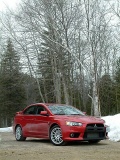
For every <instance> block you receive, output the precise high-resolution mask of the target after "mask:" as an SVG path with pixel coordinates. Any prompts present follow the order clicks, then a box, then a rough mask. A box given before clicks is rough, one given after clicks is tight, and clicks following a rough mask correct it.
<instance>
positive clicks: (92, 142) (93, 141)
mask: <svg viewBox="0 0 120 160" xmlns="http://www.w3.org/2000/svg"><path fill="white" fill-rule="evenodd" d="M88 142H89V143H90V144H95V143H99V142H100V140H90V141H88Z"/></svg>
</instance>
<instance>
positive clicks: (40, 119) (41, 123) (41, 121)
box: [34, 106, 50, 138]
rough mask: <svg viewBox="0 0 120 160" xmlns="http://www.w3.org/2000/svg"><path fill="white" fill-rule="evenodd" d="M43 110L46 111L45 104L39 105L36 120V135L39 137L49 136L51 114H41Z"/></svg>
mask: <svg viewBox="0 0 120 160" xmlns="http://www.w3.org/2000/svg"><path fill="white" fill-rule="evenodd" d="M41 111H46V109H45V107H44V106H37V114H36V116H35V120H34V126H35V127H34V129H35V135H36V136H37V137H42V138H47V137H48V136H49V121H50V119H49V116H48V115H41Z"/></svg>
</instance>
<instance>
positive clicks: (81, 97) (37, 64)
mask: <svg viewBox="0 0 120 160" xmlns="http://www.w3.org/2000/svg"><path fill="white" fill-rule="evenodd" d="M119 42H120V1H119V0H114V1H111V0H74V1H73V0H49V1H48V0H21V3H20V4H19V6H18V7H17V10H14V11H13V10H10V9H9V8H7V10H6V12H0V127H6V126H11V122H12V120H13V117H14V115H15V112H17V111H19V110H22V109H23V108H24V107H26V106H27V105H29V104H31V103H36V102H47V103H65V104H69V105H73V106H75V107H77V108H79V109H80V110H82V111H85V112H87V114H88V115H95V116H101V115H102V116H105V115H113V114H116V113H119V112H120V43H119Z"/></svg>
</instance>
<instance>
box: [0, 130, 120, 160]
mask: <svg viewBox="0 0 120 160" xmlns="http://www.w3.org/2000/svg"><path fill="white" fill-rule="evenodd" d="M0 137H1V138H0V139H1V140H0V160H120V142H111V141H109V140H105V141H101V142H100V143H98V144H94V145H91V144H88V143H87V142H81V143H69V144H68V145H67V146H54V145H52V144H51V143H50V142H49V141H48V140H40V139H30V138H29V139H27V140H26V141H24V142H17V141H16V140H15V138H14V135H13V134H12V133H0Z"/></svg>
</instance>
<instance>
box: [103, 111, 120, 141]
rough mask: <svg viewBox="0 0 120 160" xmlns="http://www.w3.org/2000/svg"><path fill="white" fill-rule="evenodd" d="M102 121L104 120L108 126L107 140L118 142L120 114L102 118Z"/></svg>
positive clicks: (119, 136) (119, 139)
mask: <svg viewBox="0 0 120 160" xmlns="http://www.w3.org/2000/svg"><path fill="white" fill-rule="evenodd" d="M102 119H104V120H105V122H106V125H108V126H110V132H109V133H108V136H109V140H111V141H115V142H118V141H120V114H116V115H113V116H106V117H102Z"/></svg>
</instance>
